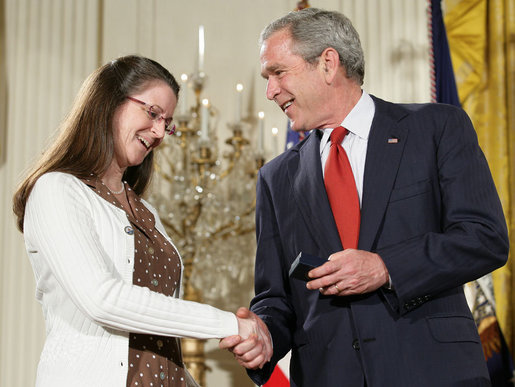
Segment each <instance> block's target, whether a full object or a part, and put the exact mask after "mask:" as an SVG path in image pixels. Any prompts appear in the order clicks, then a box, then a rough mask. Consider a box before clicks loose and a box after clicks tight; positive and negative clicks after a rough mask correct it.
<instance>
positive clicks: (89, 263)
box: [24, 172, 238, 338]
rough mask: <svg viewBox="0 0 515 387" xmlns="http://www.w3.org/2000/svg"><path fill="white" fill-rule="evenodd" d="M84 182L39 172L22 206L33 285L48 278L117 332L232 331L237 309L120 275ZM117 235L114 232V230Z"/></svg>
mask: <svg viewBox="0 0 515 387" xmlns="http://www.w3.org/2000/svg"><path fill="white" fill-rule="evenodd" d="M87 189H89V188H87V187H86V186H85V185H84V184H83V183H82V182H80V181H79V180H78V179H76V178H75V177H73V176H71V175H68V174H64V173H59V172H52V173H48V174H45V175H43V176H41V177H40V178H39V180H38V181H37V183H36V184H35V186H34V188H33V191H32V192H31V194H30V196H29V200H28V201H27V206H26V210H25V222H24V230H25V241H26V245H27V249H28V250H29V251H30V254H31V259H32V260H34V259H36V260H37V261H38V262H37V264H36V265H34V270H35V272H36V271H37V270H38V268H42V267H44V269H45V273H46V274H45V275H43V276H42V275H40V273H37V272H36V273H35V276H36V280H37V281H38V291H40V292H43V294H44V292H48V291H56V290H55V289H53V290H52V288H51V287H49V286H48V284H46V283H45V281H49V277H53V278H54V279H55V281H56V282H57V283H58V284H59V286H60V288H62V290H63V291H64V294H65V296H67V297H69V298H70V299H71V300H72V301H73V303H74V304H75V306H76V307H77V308H78V309H79V310H80V311H81V312H82V313H83V314H84V315H86V316H87V317H88V318H89V319H91V320H93V321H94V322H96V323H98V324H100V325H102V326H105V327H110V328H114V329H118V330H121V331H129V332H135V333H145V334H157V335H167V336H178V337H193V338H221V337H226V336H230V335H235V334H238V323H237V319H236V317H235V315H234V314H233V313H230V312H225V311H222V310H219V309H217V308H214V307H211V306H209V305H206V304H200V303H196V302H192V301H185V300H181V299H177V298H174V297H167V296H165V295H163V294H160V293H156V292H153V291H151V290H150V289H148V288H146V287H140V286H136V285H133V284H131V283H127V282H125V281H123V280H122V278H121V276H120V274H119V273H118V272H117V271H116V268H115V265H114V264H113V261H112V259H111V258H110V257H109V256H108V255H107V254H106V252H105V250H104V249H103V248H102V245H101V244H100V240H99V237H98V234H97V231H96V230H95V228H94V227H92V225H93V224H94V221H93V219H92V213H93V212H92V206H93V205H94V204H93V203H91V200H90V197H88V193H87V191H86V190H87ZM113 237H117V236H113Z"/></svg>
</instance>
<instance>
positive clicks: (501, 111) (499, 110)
mask: <svg viewBox="0 0 515 387" xmlns="http://www.w3.org/2000/svg"><path fill="white" fill-rule="evenodd" d="M444 7H445V19H444V20H445V27H446V30H447V37H448V40H449V47H450V51H451V58H452V62H453V68H454V74H455V77H456V84H457V87H458V94H459V98H460V102H461V104H462V106H463V108H464V109H465V110H466V111H467V113H468V114H469V116H470V117H471V119H472V121H473V123H474V126H475V128H476V132H477V134H478V138H479V143H480V145H481V147H482V149H483V151H484V153H485V155H486V158H487V160H488V163H489V165H490V169H491V171H492V175H493V178H494V180H495V184H496V186H497V191H498V192H499V196H500V198H501V202H502V205H503V208H504V214H505V216H506V222H507V224H508V230H509V233H510V246H515V149H514V148H515V105H514V101H515V85H514V81H515V79H514V78H515V0H445V1H444ZM513 251H515V250H513V249H512V251H510V257H509V259H508V263H507V264H506V265H505V266H504V267H502V268H501V269H499V270H496V271H495V272H494V273H493V274H492V276H493V283H494V292H495V300H496V311H497V318H498V321H499V324H500V326H501V329H502V330H503V333H504V336H505V338H506V341H507V343H508V345H509V347H510V349H511V352H512V353H513V350H514V349H515V327H514V322H515V314H514V312H515V308H514V307H513V303H514V302H515V257H514V254H513Z"/></svg>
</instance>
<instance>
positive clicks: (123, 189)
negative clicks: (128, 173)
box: [102, 181, 125, 195]
mask: <svg viewBox="0 0 515 387" xmlns="http://www.w3.org/2000/svg"><path fill="white" fill-rule="evenodd" d="M102 184H104V182H102ZM104 185H105V186H106V188H107V189H108V190H109V192H111V193H112V194H113V195H120V194H121V193H122V192H123V191H125V184H123V181H122V188H121V189H120V190H119V191H113V190H112V189H111V188H109V187H108V186H107V184H104Z"/></svg>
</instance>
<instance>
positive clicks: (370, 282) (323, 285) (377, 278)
mask: <svg viewBox="0 0 515 387" xmlns="http://www.w3.org/2000/svg"><path fill="white" fill-rule="evenodd" d="M308 275H309V277H310V278H312V280H311V281H309V282H308V283H307V285H306V286H307V288H308V289H319V290H320V293H322V294H323V295H326V296H329V295H338V296H348V295H352V294H364V293H369V292H373V291H374V290H376V289H378V288H380V287H381V286H383V285H385V284H387V283H388V281H389V276H388V270H387V269H386V266H385V264H384V262H383V260H382V259H381V257H380V256H379V255H377V254H375V253H371V252H369V251H364V250H355V249H345V250H343V251H340V252H338V253H334V254H332V255H331V256H330V257H329V261H328V262H326V263H324V264H323V265H322V266H320V267H317V268H315V269H313V270H311V271H310V272H309V273H308Z"/></svg>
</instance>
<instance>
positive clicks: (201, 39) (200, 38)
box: [198, 26, 205, 73]
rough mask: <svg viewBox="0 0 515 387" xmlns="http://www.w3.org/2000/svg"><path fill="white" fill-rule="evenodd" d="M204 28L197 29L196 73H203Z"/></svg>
mask: <svg viewBox="0 0 515 387" xmlns="http://www.w3.org/2000/svg"><path fill="white" fill-rule="evenodd" d="M204 44H205V43H204V26H200V27H199V28H198V72H199V73H202V72H204V48H205V47H204Z"/></svg>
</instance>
